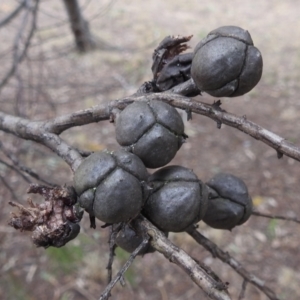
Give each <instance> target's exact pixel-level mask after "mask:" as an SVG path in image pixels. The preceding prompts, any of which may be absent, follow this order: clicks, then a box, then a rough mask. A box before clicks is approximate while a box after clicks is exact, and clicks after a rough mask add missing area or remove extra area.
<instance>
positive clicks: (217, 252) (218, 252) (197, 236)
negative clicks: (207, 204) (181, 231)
mask: <svg viewBox="0 0 300 300" xmlns="http://www.w3.org/2000/svg"><path fill="white" fill-rule="evenodd" d="M186 232H187V233H188V234H189V235H190V236H191V237H192V238H193V239H194V240H195V241H196V242H197V243H198V244H200V245H202V246H203V247H204V248H205V249H206V250H207V251H209V252H210V253H211V254H212V256H213V257H217V258H219V259H220V260H221V261H223V262H224V263H226V264H227V265H229V266H230V267H231V268H232V269H234V270H235V271H236V272H237V273H238V274H239V275H240V276H242V277H243V278H244V279H245V280H246V281H248V282H250V283H252V284H253V285H254V286H256V287H257V288H258V289H259V290H261V291H262V292H263V293H264V294H265V295H266V296H267V297H268V298H269V299H271V300H280V299H279V298H278V297H277V296H276V294H275V293H274V292H273V291H272V290H271V289H270V288H269V287H267V286H266V285H265V282H264V281H263V280H261V279H260V278H258V277H257V276H255V275H253V274H251V273H249V272H248V271H247V270H246V269H244V268H243V266H242V265H241V264H240V263H239V262H238V261H237V260H235V259H234V258H233V257H231V256H230V255H229V254H228V252H225V251H223V250H222V249H220V248H219V247H218V246H217V245H216V244H215V243H213V242H212V241H210V240H209V239H207V238H206V237H205V236H203V235H202V234H201V233H200V232H198V231H197V230H196V228H195V226H190V227H189V228H188V229H187V230H186Z"/></svg>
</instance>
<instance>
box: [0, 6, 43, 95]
mask: <svg viewBox="0 0 300 300" xmlns="http://www.w3.org/2000/svg"><path fill="white" fill-rule="evenodd" d="M39 1H40V0H35V5H34V6H33V8H31V7H30V5H29V2H30V1H28V0H25V1H24V3H25V6H26V8H27V11H26V13H25V15H24V18H23V20H22V22H21V24H20V29H19V31H18V33H17V36H16V38H15V42H14V47H13V62H12V65H11V67H10V69H9V70H8V72H7V73H6V75H5V76H4V78H3V79H2V80H1V81H0V90H1V89H2V88H3V87H4V86H5V84H6V83H7V82H8V80H9V79H10V78H11V77H12V76H13V75H14V74H15V72H16V70H17V67H18V65H19V64H20V63H21V61H22V60H23V59H24V57H25V56H26V53H27V49H28V47H29V45H30V41H31V39H32V37H33V35H34V32H35V29H36V19H37V10H38V5H39ZM30 12H31V13H32V21H31V28H30V30H29V33H28V35H27V37H26V39H25V43H24V47H23V50H22V51H21V52H20V53H19V44H20V41H21V37H22V34H23V32H24V30H25V29H26V24H27V20H28V17H29V14H30Z"/></svg>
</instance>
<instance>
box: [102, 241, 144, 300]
mask: <svg viewBox="0 0 300 300" xmlns="http://www.w3.org/2000/svg"><path fill="white" fill-rule="evenodd" d="M148 241H149V237H145V238H144V239H143V241H142V243H141V244H140V245H139V246H138V247H137V248H136V249H135V250H134V251H133V252H132V254H131V255H130V257H129V259H128V260H127V262H126V263H125V264H124V266H123V267H122V269H121V270H120V271H119V272H118V274H117V275H116V277H115V278H114V279H113V280H112V281H111V282H110V283H109V285H108V286H107V287H106V288H105V290H104V292H103V293H102V295H101V297H100V298H99V300H107V299H108V298H109V297H110V292H111V290H112V288H113V287H114V286H115V285H116V283H117V282H118V281H120V280H121V278H122V277H123V275H124V273H125V272H126V271H127V269H128V268H129V267H130V266H131V264H132V262H133V260H134V259H135V257H136V256H137V255H138V254H139V252H140V251H141V250H143V249H144V248H145V247H146V246H147V245H148Z"/></svg>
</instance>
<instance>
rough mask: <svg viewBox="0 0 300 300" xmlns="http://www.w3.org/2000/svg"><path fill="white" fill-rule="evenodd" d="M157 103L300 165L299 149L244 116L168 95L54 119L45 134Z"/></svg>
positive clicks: (115, 103) (133, 98) (120, 102)
mask: <svg viewBox="0 0 300 300" xmlns="http://www.w3.org/2000/svg"><path fill="white" fill-rule="evenodd" d="M151 100H160V101H163V102H166V103H169V104H170V105H172V106H174V107H176V108H180V109H183V110H185V111H190V112H194V113H196V114H200V115H203V116H206V117H209V118H211V119H212V120H214V121H216V122H218V123H219V124H220V123H224V124H226V125H228V126H230V127H234V128H236V129H238V130H240V131H242V132H244V133H246V134H248V135H250V136H252V137H253V138H255V139H257V140H260V141H262V142H263V143H265V144H267V145H268V146H270V147H271V148H273V149H275V150H276V151H277V153H280V154H281V155H282V154H284V155H286V156H288V157H291V158H293V159H295V160H297V161H300V148H299V147H296V146H295V145H294V144H292V143H290V142H288V141H286V140H285V139H284V138H282V137H280V136H279V135H277V134H275V133H273V132H271V131H269V130H267V129H265V128H263V127H261V126H259V125H257V124H255V123H253V122H251V121H248V120H247V119H246V117H245V116H243V117H238V116H235V115H234V114H231V113H228V112H225V111H222V110H221V109H220V108H218V107H216V106H215V105H209V104H205V103H202V102H200V101H197V100H194V99H190V98H187V97H184V96H181V95H177V94H171V93H154V94H146V95H143V96H130V97H126V98H124V99H121V100H115V101H110V102H108V103H106V104H102V105H98V106H95V107H93V108H90V109H86V110H82V111H78V112H75V113H72V114H70V115H65V116H62V117H59V118H56V119H54V120H52V121H50V122H48V123H47V127H48V130H50V131H52V132H55V133H56V134H60V133H61V132H63V131H64V130H66V129H69V128H71V127H74V126H81V125H84V124H89V123H93V122H99V121H103V120H109V119H110V118H111V117H112V115H113V110H114V109H121V110H122V109H124V108H125V107H126V106H127V105H129V104H131V103H133V102H134V101H151Z"/></svg>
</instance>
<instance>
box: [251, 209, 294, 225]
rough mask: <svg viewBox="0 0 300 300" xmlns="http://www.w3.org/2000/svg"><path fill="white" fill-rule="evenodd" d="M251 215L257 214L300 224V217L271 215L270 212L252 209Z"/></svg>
mask: <svg viewBox="0 0 300 300" xmlns="http://www.w3.org/2000/svg"><path fill="white" fill-rule="evenodd" d="M252 215H254V216H258V217H264V218H269V219H278V220H285V221H292V222H295V223H298V224H300V219H298V218H297V217H286V216H278V215H271V214H266V213H262V212H259V211H257V210H255V211H253V212H252Z"/></svg>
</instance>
